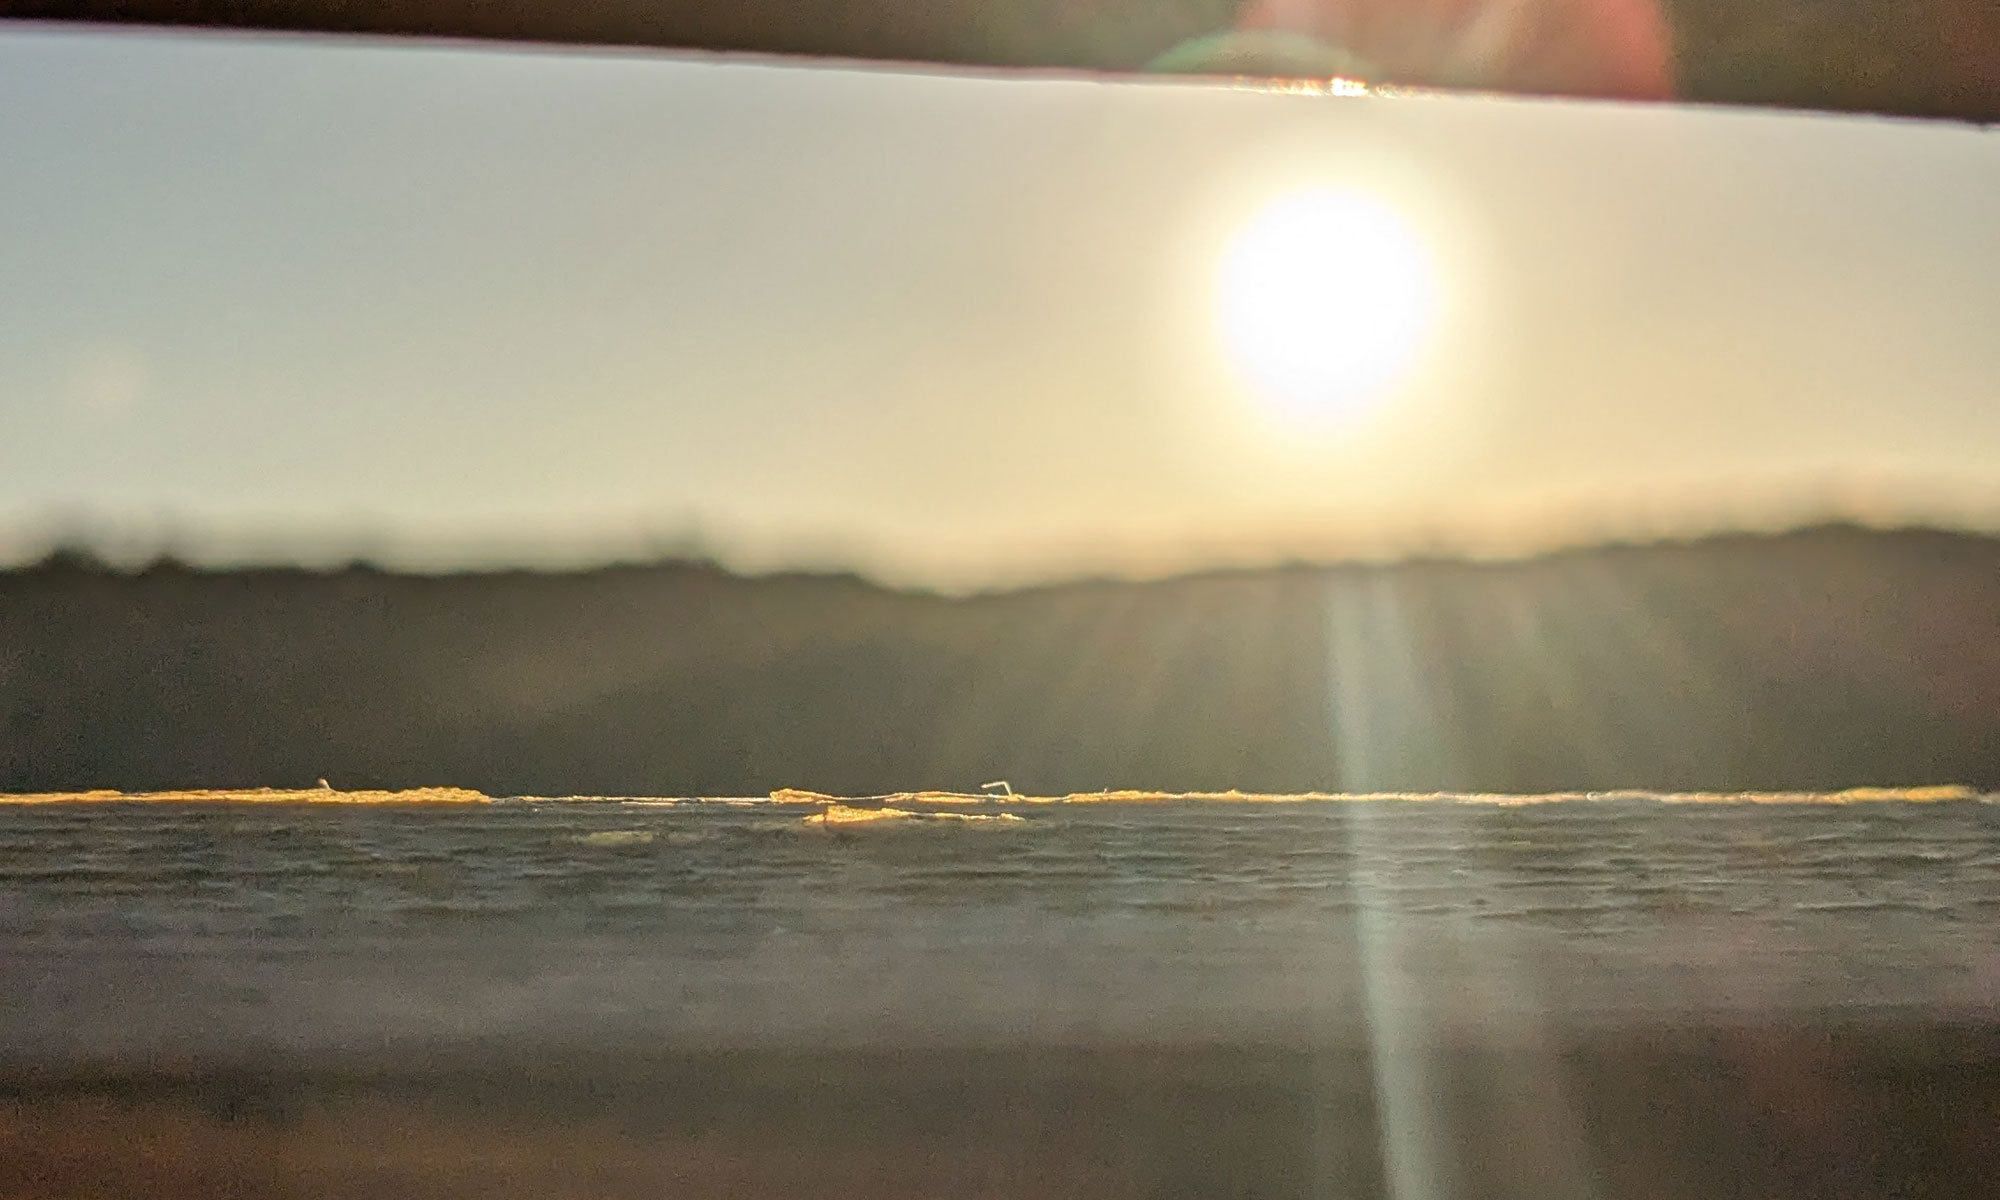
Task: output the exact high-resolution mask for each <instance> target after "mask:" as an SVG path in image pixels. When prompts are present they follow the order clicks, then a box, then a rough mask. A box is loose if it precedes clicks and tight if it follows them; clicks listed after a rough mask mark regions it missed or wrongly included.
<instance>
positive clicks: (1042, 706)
mask: <svg viewBox="0 0 2000 1200" xmlns="http://www.w3.org/2000/svg"><path fill="white" fill-rule="evenodd" d="M320 776H326V777H328V778H330V779H332V780H333V781H334V782H336V783H337V784H339V785H340V786H343V787H401V786H411V785H419V784H429V783H450V784H457V785H463V786H467V787H475V788H479V789H482V790H485V791H488V792H491V793H494V794H520V793H533V794H576V793H602V794H709V795H726V794H758V793H762V792H765V791H768V790H769V789H771V788H774V787H779V786H786V785H797V786H807V787H814V788H820V789H824V790H830V791H842V792H875V791H887V790H891V789H897V788H918V787H955V788H971V787H976V786H977V785H978V784H980V783H982V782H984V781H986V780H989V779H995V778H1001V777H1004V778H1007V779H1009V780H1011V781H1012V782H1013V784H1014V785H1015V786H1016V787H1017V788H1022V789H1029V790H1035V791H1041V792H1060V791H1066V790H1074V789H1086V788H1102V787H1110V786H1119V787H1144V788H1161V789H1176V790H1177V789H1221V788H1228V787H1232V786H1234V787H1243V788H1246V789H1260V790H1273V791H1281V790H1298V789H1308V788H1321V789H1325V788H1333V787H1345V788H1377V787H1394V788H1407V789H1419V790H1430V789H1490V790H1509V791H1517V790H1518V791H1539V790H1555V789H1596V788H1610V787H1616V786H1644V787H1652V788H1689V789H1693V788H1703V789H1737V788H1790V787H1798V788H1830V787H1839V786H1846V785H1850V784H1861V783H1875V782H1892V781H1893V782H1964V783H1971V784H1974V785H1977V786H1983V787H1987V788H2000V539H1992V538H1981V537H1975V536H1970V535H1960V534H1945V533H1935V532H1897V533H1876V532H1867V531H1862V530H1857V529H1849V528H1826V529H1817V530H1810V531H1805V532H1800V533H1793V534H1786V535H1781V536H1770V537H1751V536H1742V537H1728V538H1719V539H1713V540H1709V541H1704V542H1696V543H1689V544H1676V545H1663V546H1651V547H1614V548H1606V549H1598V550H1590V551H1579V552H1572V553H1566V554H1561V555H1555V556H1551V557H1547V558H1543V559H1539V560H1535V561H1530V562H1522V563H1507V564H1467V563H1452V562H1416V563H1404V564H1397V565H1390V566H1342V567H1325V568H1307V567H1292V568H1282V569H1273V570H1267V571H1250V572H1233V573H1225V574H1214V575H1203V576H1193V577H1187V578H1179V579H1172V580H1166V581H1161V582H1150V583H1114V582H1091V583H1076V584H1068V585H1063V586H1052V587H1046V588H1038V589H1033V590H1027V591H1020V592H1013V593H1007V594H996V595H989V596H978V597H971V598H962V599H952V598H942V597H937V596H930V595H921V594H913V593H907V592H896V591H890V590H885V589H883V588H879V587H875V586H873V585H871V584H868V583H866V582H863V581H861V580H858V579H854V578H848V577H837V576H803V575H795V576H775V577H767V578H758V579H746V578H739V577H734V576H731V575H729V574H727V573H725V572H723V571H721V570H718V569H715V568H712V567H706V566H697V565H685V564H680V565H659V566H644V567H614V568H606V569H603V570H597V571H591V572H585V573H576V574H534V573H525V572H521V573H499V574H477V575H458V576H446V577H413V576H402V575H393V574H386V573H382V572H379V571H375V570H370V569H365V568H354V569H349V570H345V571H340V572H335V573H314V572H308V571H301V570H256V571H233V572H218V573H204V572H199V571H194V570H190V569H187V568H185V567H181V566H177V565H174V564H171V563H168V564H162V565H159V566H156V567H154V568H152V569H149V570H146V571H143V572H139V573H135V574H120V573H116V572H113V571H109V570H106V569H104V568H102V567H99V566H96V565H93V564H92V563H90V562H88V561H87V560H82V559H79V558H76V557H74V556H71V557H67V558H60V559H52V560H50V561H49V562H46V563H44V564H42V565H40V566H37V567H32V568H25V569H20V570H15V571H11V572H5V573H0V790H56V789H75V788H88V787H114V788H125V789H142V788H165V787H180V786H196V785H199V786H215V787H238V786H253V785H262V784H270V785H279V786H291V785H307V786H309V785H310V784H311V783H312V782H313V781H314V780H315V779H316V778H318V777H320Z"/></svg>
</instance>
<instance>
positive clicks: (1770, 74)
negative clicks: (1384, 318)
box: [0, 0, 2000, 122]
mask: <svg viewBox="0 0 2000 1200" xmlns="http://www.w3.org/2000/svg"><path fill="white" fill-rule="evenodd" d="M0 17H13V18H24V19H37V20H57V21H91V22H116V23H126V24H140V25H172V26H208V27H227V28H242V29H265V30H295V31H318V32H331V33H350V34H390V35H416V36H434V37H456V38H485V39H502V40H508V41H526V42H548V43H569V44H584V45H603V46H642V47H664V48H673V49H684V50H702V51H747V52H755V53H769V54H789V55H807V56H816V57H834V58H846V59H865V60H882V61H892V62H903V63H918V64H942V65H958V66H973V67H1003V68H1052V69H1065V70H1083V71H1109V72H1137V71H1155V72H1170V73H1180V74H1195V75H1220V76H1260V77H1263V76H1268V77H1275V78H1326V77H1329V76H1342V77H1348V78H1358V79H1361V80H1365V81H1367V82H1370V83H1375V84H1395V85H1403V86H1419V87H1445V88H1469V89H1477V90H1488V91H1500V92H1518V93H1525V94H1534V95H1562V96H1582V97H1616V98H1627V99H1682V100H1690V101H1700V102H1713V103H1724V104H1749V105H1773V106H1781V107H1791V108H1813V109H1831V110H1839V111H1854V112H1875V113H1883V114H1893V115H1909V116H1926V117H1946V118H1956V119H1961V120H1972V121H1980V122H1991V121H1995V120H2000V4H1995V3H1993V0H730V2H721V0H0Z"/></svg>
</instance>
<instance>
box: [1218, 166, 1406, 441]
mask: <svg viewBox="0 0 2000 1200" xmlns="http://www.w3.org/2000/svg"><path fill="white" fill-rule="evenodd" d="M1215 300H1216V319H1217V324H1218V329H1219V332H1220V334H1221V337H1222V341H1223V344H1224V345H1225V346H1226V347H1227V348H1228V351H1229V355H1230V358H1231V361H1232V362H1233V364H1234V365H1235V367H1236V370H1237V371H1238V373H1239V374H1240V375H1241V376H1242V377H1243V378H1244V380H1245V382H1246V383H1248V384H1249V385H1250V386H1251V388H1252V390H1253V391H1254V392H1255V393H1256V394H1257V395H1258V397H1259V398H1261V399H1263V400H1264V401H1265V402H1266V403H1267V404H1269V405H1270V407H1271V409H1272V411H1273V413H1274V415H1276V416H1278V417H1280V418H1281V419H1282V420H1284V421H1285V422H1286V423H1288V424H1294V425H1298V424H1303V425H1317V424H1324V423H1328V422H1337V421H1341V420H1344V419H1348V418H1351V417H1354V416H1357V415H1360V414H1362V413H1364V412H1366V411H1367V410H1368V409H1370V408H1372V407H1373V406H1374V405H1375V404H1377V403H1379V402H1380V401H1382V400H1383V399H1385V398H1386V397H1387V396H1388V394H1389V393H1390V391H1391V390H1392V389H1393V388H1394V386H1395V384H1396V383H1397V382H1399V381H1400V380H1401V379H1402V378H1403V376H1404V375H1406V374H1407V373H1408V372H1409V370H1410V369H1411V368H1412V367H1413V366H1414V365H1415V362H1416V359H1417V355H1418V352H1419V351H1420V350H1421V349H1422V348H1423V345H1424V343H1425V342H1426V341H1427V339H1428V336H1429V334H1430V331H1431V326H1432V324H1433V322H1434V320H1435V315H1436V310H1437V283H1436V280H1435V277H1434V274H1433V271H1432V266H1431V257H1430V254H1429V252H1428V250H1427V248H1426V247H1425V245H1424V243H1423V241H1422V239H1421V238H1419V237H1418V236H1417V234H1416V232H1415V231H1414V230H1413V229H1412V228H1411V227H1410V225H1409V223H1408V222H1407V221H1405V220H1404V219H1403V217H1402V216H1401V215H1400V214H1398V213H1397V212H1396V211H1395V210H1394V209H1392V208H1390V207H1389V206H1388V205H1387V204H1385V203H1383V202H1382V201H1381V200H1379V199H1377V198H1376V197H1374V196H1373V195H1371V194H1369V193H1367V192H1364V191H1360V190H1355V189H1330V188H1327V189H1313V190H1308V191H1299V192H1294V193H1292V194H1290V195H1287V196H1285V197H1283V198H1282V199H1279V200H1277V201H1275V202H1273V203H1272V204H1270V205H1269V206H1268V207H1266V208H1265V209H1264V210H1263V211H1262V212H1260V213H1258V214H1257V216H1256V217H1255V218H1253V219H1252V220H1251V221H1250V223H1249V224H1248V225H1246V226H1245V227H1244V228H1243V229H1242V231H1241V232H1240V233H1238V234H1237V235H1236V237H1235V238H1234V239H1233V240H1232V241H1231V242H1230V244H1229V247H1228V249H1227V250H1226V252H1225V253H1224V256H1223V260H1222V265H1221V270H1220V272H1219V273H1218V277H1217V280H1216V296H1215Z"/></svg>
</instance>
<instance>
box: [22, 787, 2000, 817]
mask: <svg viewBox="0 0 2000 1200" xmlns="http://www.w3.org/2000/svg"><path fill="white" fill-rule="evenodd" d="M1621 801H1622V802H1629V801H1651V802H1655V803H1660V804H1937V803H1949V802H1973V803H1988V804H1990V803H1995V802H1996V801H2000V797H1997V796H1992V795H1987V794H1984V793H1981V792H1979V791H1976V790H1974V789H1972V788H1969V787H1965V786H1962V785H1959V784H1938V785H1927V786H1922V787H1856V788H1847V789H1845V790H1842V791H1837V792H1648V791H1640V790H1635V789H1624V790H1618V791H1608V792H1543V793H1507V792H1238V791H1228V792H1148V791H1138V790H1124V791H1103V792H1071V793H1068V794H1066V795H1060V796H1030V795H1024V794H1020V793H1013V794H1008V795H996V794H994V793H990V792H934V791H922V792H889V793H885V794H883V795H879V796H836V795H832V794H829V793H826V792H812V791H806V790H804V789H801V788H780V789H778V790H777V791H774V792H772V793H771V794H770V795H769V796H768V797H763V796H684V797H675V796H510V797H494V796H488V795H486V794H485V793H483V792H477V791H473V790H471V789H469V788H452V787H430V788H412V789H408V790H404V791H381V790H372V791H353V792H343V791H337V790H334V789H331V788H290V789H287V788H247V789H228V788H212V789H201V788H196V789H188V790H182V791H170V792H119V791H112V790H108V789H100V790H96V791H88V792H14V793H7V792H0V807H4V806H7V805H16V806H31V805H54V804H313V805H329V804H359V805H398V804H444V805H460V806H463V805H482V804H497V803H548V804H625V805H631V806H640V807H654V808H681V807H688V808H700V807H703V806H713V807H725V808H764V807H784V806H802V805H811V806H819V807H820V809H821V811H820V812H818V813H814V814H812V815H811V817H809V818H808V820H810V821H814V822H817V823H822V824H824V823H826V822H825V821H823V820H821V818H823V817H825V816H826V815H827V814H829V813H830V814H832V818H833V819H832V822H831V823H832V824H834V825H840V824H845V823H850V822H865V821H874V820H881V819H893V818H895V817H904V816H926V815H928V816H949V815H952V814H950V813H942V814H941V813H925V812H923V811H921V810H922V809H925V808H945V809H955V808H960V807H964V806H971V805H988V806H990V805H995V804H1007V805H1057V804H1161V803H1211V804H1354V803H1381V802H1400V803H1412V804H1416V803H1432V804H1481V805H1497V806H1503V807H1506V806H1514V805H1525V804H1563V803H1584V804H1590V803H1607V802H1611V803H1616V802H1621Z"/></svg>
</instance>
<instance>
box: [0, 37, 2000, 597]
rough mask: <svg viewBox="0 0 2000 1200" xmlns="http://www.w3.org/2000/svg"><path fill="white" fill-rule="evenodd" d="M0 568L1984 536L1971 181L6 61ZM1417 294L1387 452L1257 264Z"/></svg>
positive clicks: (880, 76)
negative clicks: (1329, 261)
mask: <svg viewBox="0 0 2000 1200" xmlns="http://www.w3.org/2000/svg"><path fill="white" fill-rule="evenodd" d="M0 112H5V113H7V114H8V119H7V120H6V121H5V122H4V123H0V525H4V527H5V529H6V530H7V531H8V532H0V556H5V555H6V554H10V553H11V554H13V555H15V556H17V557H19V556H25V555H28V554H31V553H33V552H36V551H37V550H39V548H40V539H44V538H45V537H46V534H47V531H48V530H49V529H50V528H52V527H54V526H57V525H62V524H65V523H71V524H74V523H77V522H82V521H85V520H86V519H88V520H89V521H90V522H93V523H94V525H93V527H94V528H96V529H97V530H99V531H100V533H101V534H103V535H104V536H106V537H109V538H111V539H112V540H113V541H115V540H116V539H117V537H119V536H125V537H128V538H130V539H132V540H133V542H134V544H139V543H145V544H148V545H150V544H152V543H155V542H157V541H159V540H161V539H162V538H164V539H167V540H170V541H173V542H175V543H176V544H178V545H179V546H180V547H181V548H182V549H184V550H188V551H192V552H195V553H197V554H206V555H210V556H214V557H223V558H227V557H230V556H243V555H248V556H264V557H271V556H275V557H286V556H293V555H303V556H307V557H312V556H320V557H326V556H333V557H341V556H345V555H347V554H350V553H355V552H365V553H372V554H376V555H378V556H381V557H384V558H387V559H390V560H393V561H399V562H405V563H413V564H420V565H453V564H458V563H467V562H491V561H508V560H534V561H585V560H589V559H590V558H592V557H595V556H601V555H604V554H609V553H621V552H629V551H631V550H633V549H634V548H639V549H643V547H644V545H645V544H646V542H647V539H648V538H654V537H664V538H669V539H671V538H673V537H676V536H679V535H681V534H683V533H686V532H687V531H689V530H693V531H695V532H697V533H698V535H699V536H700V537H701V538H702V539H703V540H704V542H705V543H706V544H707V545H708V546H709V547H710V548H711V549H713V550H715V551H717V552H719V553H720V554H721V555H722V556H723V557H724V558H725V559H726V560H728V561H732V562H735V563H738V564H741V565H746V566H752V567H763V566H770V565H776V564H781V563H790V562H803V563H809V564H814V565H852V566H861V567H865V568H867V569H870V570H873V571H876V572H878V573H882V574H885V575H888V576H891V577H895V578H904V579H919V580H928V581H936V582H944V583H953V584H958V583H968V582H981V581H990V580H1007V579H1015V578H1020V577H1022V576H1027V575H1034V574H1036V573H1040V572H1049V571H1053V572H1058V573H1067V572H1071V571H1077V570H1099V569H1109V570H1121V569H1136V570H1142V571H1152V570H1160V569H1167V568H1171V567H1176V566H1181V565H1187V564H1191V563H1199V562H1213V561H1229V562H1235V561H1259V560H1262V559H1267V558H1269V557H1271V556H1274V555H1283V554H1287V553H1306V554H1331V553H1343V552H1348V551H1354V550H1360V551H1366V552H1377V551H1381V550H1384V549H1389V550H1393V549H1397V548H1401V547H1408V546H1411V545H1428V544H1431V543H1432V542H1437V541H1442V542H1443V543H1445V544H1448V545H1452V546H1462V547H1466V548H1470V549H1473V550H1475V551H1477V550H1495V551H1500V550H1507V549H1512V548H1516V547H1518V546H1521V545H1533V544H1538V543H1540V542H1544V541H1560V540H1563V539H1564V538H1565V537H1570V536H1577V530H1579V529H1581V530H1583V532H1584V534H1586V535H1587V534H1590V533H1598V532H1606V531H1608V532H1613V533H1632V532H1637V533H1641V534H1644V533H1646V532H1649V531H1653V530H1656V529H1671V530H1679V529H1693V528H1703V527H1708V526H1721V527H1730V526H1733V525H1739V524H1746V523H1747V524H1768V523H1771V522H1774V521H1781V520H1786V519H1792V518H1794V517H1797V516H1800V515H1808V516H1809V515H1817V514H1820V513H1822V512H1836V511H1840V512H1849V513H1858V514H1860V515H1866V516H1870V517H1874V518H1878V519H1899V518H1905V517H1914V518H1919V519H1936V518H1939V517H1944V518H1951V519H1956V520H1959V521H1961V522H1967V523H1990V522H1991V520H1992V518H1993V516H1994V514H1995V513H2000V334H1996V332H1995V331H1996V330H2000V267H1996V264H2000V204H1996V203H1994V197H1996V196H2000V133H1994V132H1985V131H1980V130H1977V129H1974V128H1971V127H1963V126H1949V125H1923V124H1913V123H1896V122H1888V121H1879V120H1862V119H1847V118H1832V117H1823V116H1821V117H1809V116H1795V115H1781V114H1774V113H1757V112H1728V111H1717V110H1706V111H1695V110H1686V109H1675V108H1668V107H1621V106H1616V105H1602V104H1600V105H1586V104H1565V103H1554V102H1531V101H1501V100H1493V99H1479V98H1408V97H1405V98H1380V97H1367V98H1354V97H1337V96H1306V95H1285V94H1270V93H1259V92H1253V91H1239V90H1225V89H1201V88H1195V87H1189V86H1182V85H1166V84H1156V83H1144V84H1130V85H1106V84H1099V83H1091V82H1084V81H1076V80H999V79H993V78H980V77H960V78H953V77H939V76H921V75H911V74H897V73H891V72H886V71H836V70H825V69H802V68H797V67H785V66H777V65H773V64H768V63H765V64H759V63H750V62H724V61H717V60H676V59H671V58H659V57H648V56H641V55H598V56H591V55H583V54H573V53H560V54H559V53H535V52H520V51H514V52H501V51H495V50H492V49H467V48H462V47H435V46H433V47H425V46H414V45H393V44H385V43H370V42H352V43H341V42H306V41H272V40H258V39H245V38H235V37H158V36H141V35H135V34H129V33H118V34H112V33H76V32H53V31H49V30H31V29H29V28H27V27H17V28H16V29H14V30H11V31H7V32H0ZM1315 188H1319V189H1324V188H1334V189H1348V190H1350V191H1351V190H1359V191H1360V192H1362V193H1365V194H1366V195H1368V196H1370V197H1373V198H1374V200H1375V201H1377V202H1379V203H1380V204H1381V205H1383V206H1386V207H1387V208H1388V209H1390V210H1393V211H1394V212H1395V213H1396V214H1397V216H1398V217H1399V218H1400V220H1401V221H1402V222H1404V223H1405V224H1407V226H1408V227H1409V228H1410V229H1411V230H1413V231H1414V232H1415V234H1416V236H1417V237H1418V238H1420V239H1421V241H1422V243H1423V246H1424V248H1425V251H1426V253H1427V255H1428V258H1429V261H1430V262H1432V263H1433V264H1434V266H1435V273H1436V287H1437V300H1436V312H1435V314H1434V327H1433V328H1431V329H1430V331H1429V333H1428V335H1427V338H1426V341H1425V345H1424V349H1423V351H1422V353H1421V354H1420V355H1419V357H1418V358H1417V360H1416V361H1415V362H1414V363H1413V365H1412V367H1411V370H1410V371H1409V373H1408V374H1407V375H1406V376H1404V377H1403V378H1402V379H1401V380H1400V382H1398V383H1397V384H1396V385H1394V387H1393V389H1392V391H1391V392H1390V393H1387V394H1385V395H1384V396H1383V397H1382V398H1381V402H1380V403H1379V404H1378V405H1376V406H1375V407H1374V408H1373V409H1372V410H1371V412H1370V415H1369V416H1368V418H1367V419H1366V420H1364V421H1359V422H1350V423H1344V424H1341V425H1339V426H1338V427H1334V428H1321V427H1313V426H1305V425H1300V424H1298V423H1296V422H1293V423H1287V422H1286V421H1284V420H1282V419H1281V418H1279V417H1277V416H1275V415H1274V413H1275V412H1276V409H1274V407H1273V406H1272V405H1270V404H1268V403H1265V402H1264V401H1263V400H1261V399H1260V398H1259V397H1257V396H1256V395H1254V394H1252V393H1253V392H1254V388H1252V387H1250V386H1249V385H1247V384H1246V382H1245V378H1244V374H1243V372H1242V371H1240V370H1238V369H1236V365H1235V364H1232V363H1231V362H1230V361H1229V356H1228V353H1227V350H1226V346H1225V340H1226V339H1225V338H1224V336H1223V333H1222V332H1221V331H1220V330H1219V329H1218V328H1217V326H1218V322H1217V320H1216V307H1215V303H1214V292H1215V288H1216V287H1217V286H1218V285H1217V278H1218V271H1219V270H1220V269H1221V266H1222V263H1223V261H1224V258H1225V248H1226V247H1227V246H1229V245H1230V244H1231V239H1232V238H1233V237H1236V236H1237V235H1238V234H1240V232H1241V231H1242V230H1243V229H1244V228H1246V226H1249V225H1250V224H1252V223H1253V222H1254V220H1255V218H1256V217H1257V214H1258V213H1260V212H1262V211H1265V210H1266V209H1267V208H1268V207H1269V206H1270V205H1271V204H1273V203H1274V202H1278V201H1279V200H1281V198H1282V197H1284V196H1287V195H1291V194H1295V193H1297V192H1299V191H1301V190H1310V189H1315Z"/></svg>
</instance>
